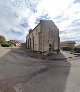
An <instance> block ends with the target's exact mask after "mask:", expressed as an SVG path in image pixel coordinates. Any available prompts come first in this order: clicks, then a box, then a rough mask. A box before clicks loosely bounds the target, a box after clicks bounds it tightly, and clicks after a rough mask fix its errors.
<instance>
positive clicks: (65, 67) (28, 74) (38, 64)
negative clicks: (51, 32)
mask: <svg viewBox="0 0 80 92" xmlns="http://www.w3.org/2000/svg"><path fill="white" fill-rule="evenodd" d="M63 54H64V57H65V55H66V56H67V55H68V56H69V54H68V53H67V54H65V53H63ZM35 56H36V57H35ZM38 57H39V55H38V56H37V54H35V55H33V53H32V54H31V53H30V52H29V51H26V50H23V49H18V48H14V49H10V48H9V49H8V48H0V92H80V57H74V56H73V57H72V58H70V57H69V58H68V57H67V58H68V59H66V60H59V59H58V60H53V59H52V60H50V59H41V58H40V57H39V59H38Z"/></svg>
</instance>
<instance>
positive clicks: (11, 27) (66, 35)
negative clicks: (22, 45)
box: [0, 0, 80, 42]
mask: <svg viewBox="0 0 80 92" xmlns="http://www.w3.org/2000/svg"><path fill="white" fill-rule="evenodd" d="M40 19H50V20H53V21H54V23H55V24H56V25H57V26H58V28H59V31H60V38H61V41H67V40H71V41H73V40H74V41H77V42H79V41H80V0H0V35H4V36H5V37H6V39H7V40H9V39H16V40H20V41H25V37H26V35H27V34H28V30H29V29H30V28H32V29H33V28H34V27H35V26H36V25H37V23H38V22H39V20H40Z"/></svg>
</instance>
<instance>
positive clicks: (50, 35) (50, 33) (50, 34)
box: [49, 28, 53, 38]
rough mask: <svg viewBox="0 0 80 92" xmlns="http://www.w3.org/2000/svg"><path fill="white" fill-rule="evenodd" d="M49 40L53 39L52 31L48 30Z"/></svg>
mask: <svg viewBox="0 0 80 92" xmlns="http://www.w3.org/2000/svg"><path fill="white" fill-rule="evenodd" d="M49 38H53V29H52V28H49Z"/></svg>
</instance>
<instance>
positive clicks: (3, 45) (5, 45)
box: [1, 43, 10, 47]
mask: <svg viewBox="0 0 80 92" xmlns="http://www.w3.org/2000/svg"><path fill="white" fill-rule="evenodd" d="M1 46H2V47H10V45H9V44H7V43H3V44H1Z"/></svg>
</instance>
